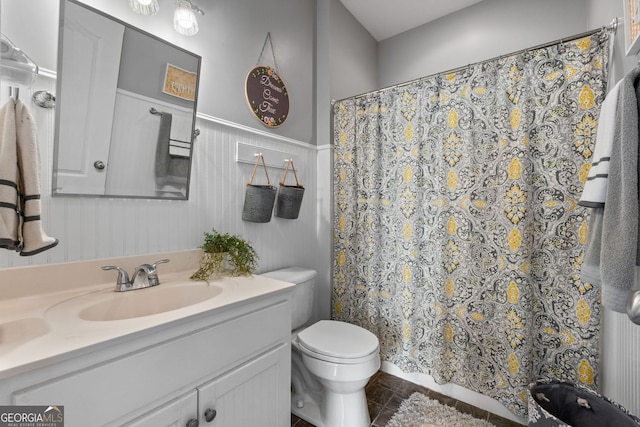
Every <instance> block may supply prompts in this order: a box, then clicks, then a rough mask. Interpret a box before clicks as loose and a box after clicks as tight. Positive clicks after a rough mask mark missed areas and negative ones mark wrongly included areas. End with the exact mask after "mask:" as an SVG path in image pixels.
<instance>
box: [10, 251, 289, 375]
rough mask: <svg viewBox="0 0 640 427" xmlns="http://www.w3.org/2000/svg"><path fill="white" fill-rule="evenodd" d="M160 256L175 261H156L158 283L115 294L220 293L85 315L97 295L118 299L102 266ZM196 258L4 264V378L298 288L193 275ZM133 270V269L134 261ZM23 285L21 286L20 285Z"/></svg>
mask: <svg viewBox="0 0 640 427" xmlns="http://www.w3.org/2000/svg"><path fill="white" fill-rule="evenodd" d="M160 257H164V258H169V259H171V263H169V264H162V265H160V266H158V275H159V278H160V285H158V286H157V287H152V288H147V289H140V290H135V291H127V292H123V293H117V298H127V297H128V296H129V295H130V296H134V295H133V294H134V293H135V294H137V295H138V296H140V295H142V294H141V293H147V294H144V295H145V297H146V296H149V295H150V294H148V292H154V291H155V290H156V289H160V288H161V287H165V288H168V287H178V286H189V287H193V288H195V287H206V286H215V287H218V288H219V291H220V292H219V294H217V295H215V296H213V297H211V298H210V299H207V300H204V301H202V302H198V303H195V304H192V305H188V306H186V307H183V308H178V309H175V310H171V311H165V312H161V313H158V314H152V315H146V316H142V317H135V318H130V319H123V320H109V321H95V320H83V319H82V318H80V315H79V313H80V312H81V311H82V310H83V309H85V308H86V307H88V306H90V305H93V304H94V303H95V301H96V299H94V297H97V298H98V300H99V299H100V298H102V299H105V298H113V296H112V295H113V294H115V292H113V290H114V288H115V278H116V274H115V272H113V271H111V272H103V271H101V270H100V269H99V267H100V266H101V265H106V264H111V263H114V262H116V261H117V262H119V263H120V264H117V265H124V266H125V268H127V267H128V266H129V265H139V264H141V263H144V262H154V261H155V260H157V259H161V258H160ZM198 260H199V251H185V252H180V253H172V254H161V255H150V256H144V257H129V258H126V259H125V258H122V259H118V260H115V259H108V260H95V261H89V262H79V263H65V264H56V265H43V266H37V267H20V268H17V269H0V293H1V294H2V295H3V297H4V298H3V299H0V378H6V377H9V376H11V375H15V374H17V373H21V372H25V371H28V370H31V369H34V368H39V367H42V366H46V365H48V364H51V363H54V362H56V361H57V360H61V359H63V358H64V357H65V355H68V354H69V353H72V352H77V351H81V350H91V348H92V347H94V346H97V345H103V344H104V343H106V342H108V341H111V340H115V339H118V338H121V337H124V336H127V335H130V334H135V333H139V332H141V331H145V330H148V329H150V328H154V327H157V326H160V325H168V324H169V323H172V322H177V321H179V320H181V319H185V318H189V317H192V316H197V315H200V314H203V313H210V312H211V313H213V312H214V311H216V310H220V309H223V308H224V307H229V306H231V305H234V304H236V303H240V302H242V301H248V300H250V299H254V298H258V297H260V296H263V295H267V294H270V293H274V292H281V291H285V290H286V289H287V288H289V287H291V286H292V285H291V284H290V283H286V282H281V281H278V280H273V279H269V278H266V277H262V276H249V277H224V278H221V279H218V280H212V281H210V284H207V283H206V282H197V281H193V280H190V279H189V276H190V275H191V274H192V273H193V272H194V271H195V270H196V269H197V265H198ZM172 264H173V265H172ZM128 271H129V272H130V273H131V267H129V268H128ZM86 272H90V273H91V272H95V273H96V274H95V275H94V276H95V277H97V278H98V279H97V281H98V282H97V283H89V282H90V276H85V278H84V279H81V280H78V279H77V275H79V274H86ZM62 273H64V274H62ZM104 273H110V274H107V275H105V274H104ZM61 277H67V279H65V280H64V283H60V278H61ZM105 278H106V279H105ZM20 287H22V288H21V290H17V289H16V288H20ZM3 288H5V289H4V290H3ZM164 290H166V289H164ZM200 290H201V291H202V290H203V289H200ZM5 291H6V292H5ZM7 294H9V297H7Z"/></svg>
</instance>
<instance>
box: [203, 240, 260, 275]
mask: <svg viewBox="0 0 640 427" xmlns="http://www.w3.org/2000/svg"><path fill="white" fill-rule="evenodd" d="M200 248H201V249H202V250H203V251H204V255H203V257H202V259H201V260H200V268H199V269H198V271H196V272H195V273H193V275H192V276H191V278H192V279H195V280H206V281H208V280H209V278H210V277H211V276H215V277H220V276H223V275H224V274H228V275H230V276H249V275H251V274H252V273H253V272H254V271H255V269H256V268H257V266H258V254H257V253H256V251H255V250H254V249H253V247H252V246H251V245H250V244H249V242H247V241H246V240H244V239H243V238H241V237H239V236H235V235H232V234H229V233H224V234H221V233H218V232H217V231H216V230H215V229H212V231H211V233H208V232H205V233H204V243H203V244H202V246H200ZM227 262H228V263H229V265H230V267H231V270H226V265H227Z"/></svg>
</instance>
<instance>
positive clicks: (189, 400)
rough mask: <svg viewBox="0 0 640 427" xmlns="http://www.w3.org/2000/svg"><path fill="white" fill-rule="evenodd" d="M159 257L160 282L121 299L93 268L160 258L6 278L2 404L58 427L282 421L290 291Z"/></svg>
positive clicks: (192, 426)
mask: <svg viewBox="0 0 640 427" xmlns="http://www.w3.org/2000/svg"><path fill="white" fill-rule="evenodd" d="M157 256H158V257H159V258H158V259H160V258H170V259H171V262H170V263H169V264H166V265H163V266H161V267H159V268H158V272H159V276H160V282H161V284H160V285H159V286H156V287H154V288H152V289H141V290H135V291H128V292H113V286H114V283H115V275H114V274H113V272H111V274H109V272H103V271H101V270H100V266H101V265H105V263H110V264H111V263H115V262H118V263H120V265H122V266H123V267H124V268H125V269H129V270H130V269H131V268H133V267H132V266H135V265H139V264H140V263H145V262H153V261H154V260H155V257H156V255H153V256H151V257H150V256H145V257H131V258H123V259H120V260H108V261H105V260H98V261H88V262H80V263H69V264H62V265H43V266H37V267H29V268H16V269H6V270H2V271H1V272H0V274H1V275H2V278H3V280H2V284H1V285H0V287H1V288H3V289H2V291H3V293H2V298H3V299H2V300H0V405H38V406H48V405H58V406H64V417H65V424H64V425H65V426H66V427H74V426H87V425H92V426H93V425H95V426H97V425H106V426H116V425H118V426H119V425H128V426H154V427H157V426H169V425H171V426H189V427H196V426H197V425H200V426H205V425H207V426H208V425H211V426H233V427H242V426H247V427H249V426H258V425H259V426H274V427H277V426H283V427H284V426H288V425H290V375H291V374H290V372H291V371H290V370H291V362H290V355H291V348H290V329H291V308H290V291H291V285H290V284H288V283H285V282H281V281H277V280H272V279H268V278H264V277H260V276H252V277H225V278H222V279H219V280H215V281H211V283H210V284H206V283H204V282H194V281H190V280H189V279H188V277H189V275H190V274H191V273H192V272H193V271H195V270H196V269H197V263H198V259H199V255H198V251H186V252H182V253H174V254H160V255H157ZM152 258H153V259H152ZM91 272H93V275H94V277H95V278H97V280H98V282H97V283H96V284H92V285H89V286H87V285H86V284H85V285H84V286H80V283H81V282H82V281H81V280H80V279H78V278H79V277H84V278H85V279H86V278H87V277H91V276H89V274H91ZM62 277H66V278H67V279H66V280H64V282H65V284H64V285H58V286H53V285H51V286H50V288H49V289H51V290H50V291H43V289H42V286H43V285H46V283H45V282H47V281H48V282H50V283H60V279H61V278H62ZM25 280H26V281H25ZM10 282H11V283H14V285H13V286H11V287H10V288H9V287H7V283H10ZM16 283H21V284H24V286H22V287H20V286H18V285H16ZM5 287H6V289H5ZM163 287H164V288H163ZM16 288H19V289H16ZM44 289H47V288H44ZM38 290H39V291H38ZM4 291H7V292H6V293H5V292H4ZM154 291H158V292H155V293H154ZM145 293H147V294H145ZM127 294H128V295H127ZM186 295H189V297H186ZM129 297H131V298H136V299H138V301H136V303H135V304H129V303H128V302H126V301H125V299H127V298H129ZM145 302H147V306H146V308H144V309H139V308H138V307H140V306H142V307H145ZM176 306H178V308H175V307H176ZM117 307H120V309H119V310H118V309H117ZM121 307H124V308H121ZM123 310H124V311H123Z"/></svg>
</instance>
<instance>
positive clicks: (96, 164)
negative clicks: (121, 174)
mask: <svg viewBox="0 0 640 427" xmlns="http://www.w3.org/2000/svg"><path fill="white" fill-rule="evenodd" d="M106 166H107V165H105V164H104V162H103V161H101V160H96V161H95V162H93V167H94V168H96V169H98V170H99V171H101V170H103V169H104V168H105V167H106Z"/></svg>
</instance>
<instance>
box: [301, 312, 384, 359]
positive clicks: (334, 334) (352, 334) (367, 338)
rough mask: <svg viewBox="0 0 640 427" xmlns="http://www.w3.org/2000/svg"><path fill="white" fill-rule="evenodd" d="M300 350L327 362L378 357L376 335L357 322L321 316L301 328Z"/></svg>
mask: <svg viewBox="0 0 640 427" xmlns="http://www.w3.org/2000/svg"><path fill="white" fill-rule="evenodd" d="M297 343H298V345H299V348H300V350H301V351H302V352H303V353H306V354H307V355H308V356H310V357H314V358H316V359H320V360H325V361H328V362H335V363H344V364H355V363H363V362H366V361H369V360H370V359H371V358H375V357H378V347H379V342H378V337H376V336H375V335H374V334H372V333H371V332H369V331H367V330H366V329H364V328H361V327H360V326H356V325H352V324H350V323H346V322H339V321H335V320H321V321H319V322H317V323H315V324H313V325H311V326H309V327H308V328H306V329H304V330H302V331H300V332H299V333H298V336H297Z"/></svg>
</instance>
